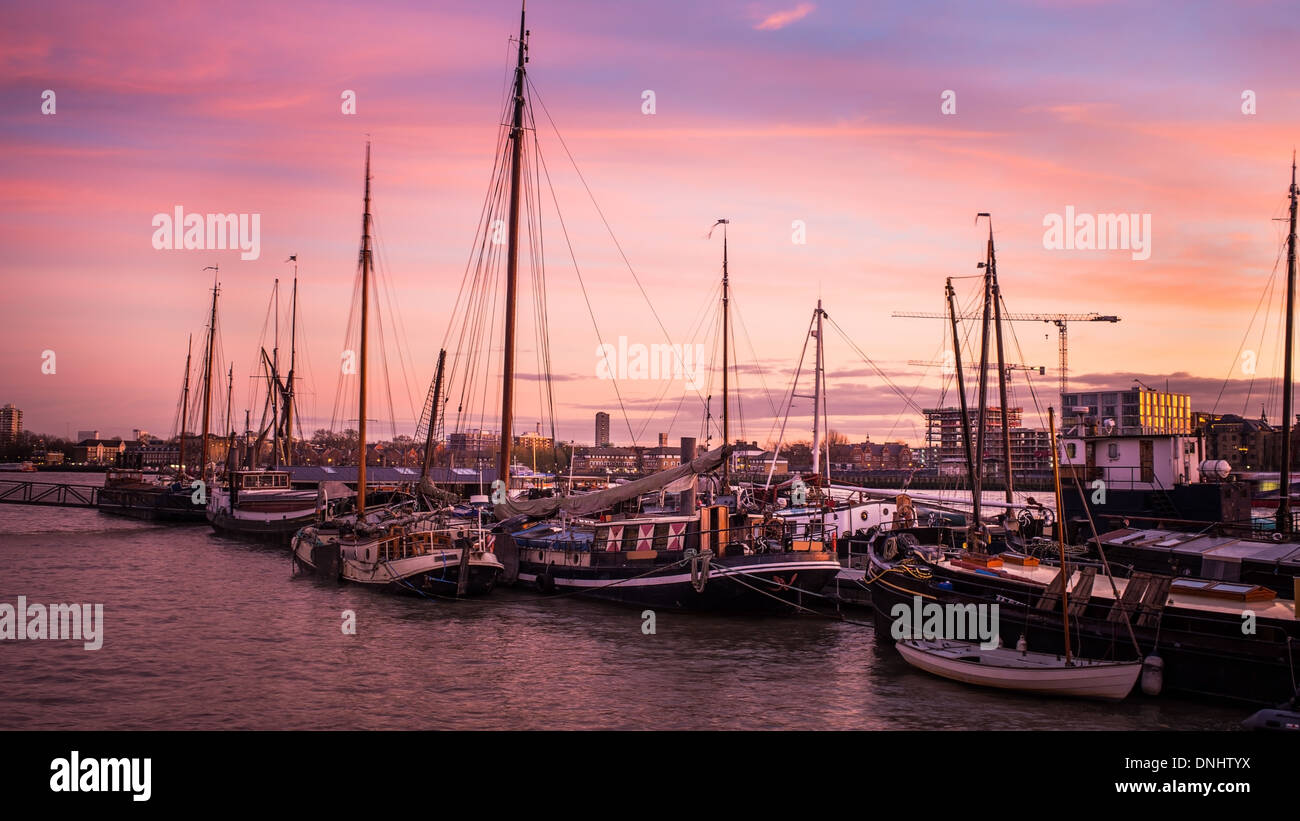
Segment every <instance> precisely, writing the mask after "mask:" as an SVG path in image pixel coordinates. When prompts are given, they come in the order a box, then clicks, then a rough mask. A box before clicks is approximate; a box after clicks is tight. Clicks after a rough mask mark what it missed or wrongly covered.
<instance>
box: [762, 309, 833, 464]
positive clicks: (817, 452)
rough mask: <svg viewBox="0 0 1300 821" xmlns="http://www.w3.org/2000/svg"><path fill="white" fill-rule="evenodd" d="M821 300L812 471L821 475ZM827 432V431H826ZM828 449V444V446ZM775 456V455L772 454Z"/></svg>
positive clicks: (818, 317)
mask: <svg viewBox="0 0 1300 821" xmlns="http://www.w3.org/2000/svg"><path fill="white" fill-rule="evenodd" d="M823 314H825V311H823V310H822V301H821V300H820V299H818V300H817V331H816V333H817V346H816V347H815V348H814V349H813V457H812V458H813V463H812V468H813V473H814V474H816V475H818V476H820V475H821V449H822V428H821V412H822V315H823ZM828 433H829V431H828ZM828 450H829V446H828ZM773 458H775V455H774V456H773ZM826 463H827V464H826V472H827V473H829V472H830V454H829V453H827V455H826Z"/></svg>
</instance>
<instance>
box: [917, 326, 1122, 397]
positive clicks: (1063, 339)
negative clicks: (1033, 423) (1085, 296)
mask: <svg viewBox="0 0 1300 821" xmlns="http://www.w3.org/2000/svg"><path fill="white" fill-rule="evenodd" d="M893 316H895V317H903V318H906V319H948V315H947V314H944V313H916V312H908V311H895V312H894V313H893ZM958 318H959V319H981V318H982V317H980V316H979V315H978V314H967V315H964V316H961V317H958ZM1002 318H1003V319H1008V320H1012V321H1014V322H1050V323H1052V324H1053V325H1055V326H1056V330H1057V333H1058V335H1059V337H1060V346H1061V394H1062V395H1064V394H1065V393H1067V392H1068V391H1069V387H1070V381H1069V373H1070V368H1069V347H1070V346H1069V342H1068V338H1067V331H1066V328H1067V326H1068V325H1069V323H1071V322H1119V317H1117V316H1109V315H1102V314H1096V313H1091V314H1003V315H1002Z"/></svg>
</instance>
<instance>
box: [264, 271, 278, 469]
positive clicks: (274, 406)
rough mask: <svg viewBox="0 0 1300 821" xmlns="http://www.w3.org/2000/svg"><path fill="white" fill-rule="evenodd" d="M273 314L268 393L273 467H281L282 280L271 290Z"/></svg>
mask: <svg viewBox="0 0 1300 821" xmlns="http://www.w3.org/2000/svg"><path fill="white" fill-rule="evenodd" d="M271 302H272V309H271V313H272V314H273V315H274V316H275V339H274V343H273V344H272V346H271V361H270V362H269V363H268V364H267V371H268V373H267V375H266V392H267V396H268V397H270V399H271V466H272V467H277V468H278V467H279V466H280V396H279V393H280V278H279V277H276V278H275V286H274V287H273V288H272V289H271Z"/></svg>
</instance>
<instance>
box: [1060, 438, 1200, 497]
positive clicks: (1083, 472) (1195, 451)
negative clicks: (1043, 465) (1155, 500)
mask: <svg viewBox="0 0 1300 821" xmlns="http://www.w3.org/2000/svg"><path fill="white" fill-rule="evenodd" d="M1059 447H1060V453H1059V456H1060V460H1061V474H1062V476H1061V478H1062V480H1065V479H1066V478H1067V476H1068V475H1069V474H1070V473H1074V474H1075V475H1077V476H1078V478H1079V480H1080V481H1082V482H1085V483H1086V482H1094V481H1096V480H1098V479H1100V480H1102V481H1104V482H1105V483H1106V487H1107V488H1111V489H1115V490H1168V489H1169V488H1172V487H1174V486H1175V485H1187V484H1195V483H1197V482H1200V481H1201V470H1200V467H1201V462H1202V461H1203V459H1204V455H1203V453H1202V442H1201V437H1199V436H1193V435H1187V434H1146V435H1133V434H1122V435H1121V434H1116V435H1109V436H1108V435H1106V434H1098V435H1082V436H1079V435H1076V436H1070V435H1065V436H1062V437H1061V443H1060V446H1059Z"/></svg>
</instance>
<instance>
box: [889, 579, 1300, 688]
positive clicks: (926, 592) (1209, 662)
mask: <svg viewBox="0 0 1300 821" xmlns="http://www.w3.org/2000/svg"><path fill="white" fill-rule="evenodd" d="M929 569H930V570H931V571H932V572H933V573H934V575H933V577H932V578H931V579H929V580H925V579H920V578H916V577H915V576H912V575H909V574H905V573H885V574H883V575H878V576H877V577H876V579H875V581H873V582H870V583H869V585H870V587H871V597H872V606H873V610H874V620H875V624H876V628H877V636H878V637H879V638H880V640H881V641H882V642H886V641H888V642H891V643H892V642H893V641H894V640H895V638H896V637H895V636H894V634H893V630H892V628H893V625H894V613H895V612H899V611H895V609H894V608H895V607H896V606H898V605H906V606H907V607H909V608H910V607H912V606H913V604H914V598H913V597H914V596H918V595H919V596H922V597H923V598H924V600H925V601H926V602H930V601H934V602H937V603H939V604H949V603H951V604H961V605H965V604H993V603H996V604H998V605H999V607H998V611H999V614H998V615H999V618H998V622H999V634H1000V636H1001V638H1002V641H1003V642H1004V643H1005V644H1008V645H1014V644H1015V643H1016V641H1017V640H1018V639H1019V638H1020V636H1022V635H1023V636H1024V637H1025V639H1026V641H1027V642H1028V646H1029V649H1031V650H1036V651H1041V652H1058V653H1059V652H1064V649H1065V647H1064V645H1065V641H1064V632H1063V624H1062V618H1061V614H1060V612H1059V610H1039V609H1037V607H1036V606H1035V605H1036V603H1037V600H1038V598H1039V596H1040V595H1041V593H1042V588H1041V587H1038V586H1036V585H1030V584H1028V583H1024V582H1018V581H1015V580H1009V579H1005V578H1002V577H997V576H987V577H986V576H981V577H980V578H979V579H978V580H976V579H972V578H970V576H969V574H959V573H953V572H946V571H945V570H944V569H943V568H941V567H938V566H933V565H931V566H929ZM1110 604H1111V602H1110V601H1109V600H1105V599H1098V598H1095V597H1094V598H1093V599H1092V600H1091V601H1090V603H1089V605H1088V606H1087V607H1086V608H1085V610H1084V612H1083V614H1082V615H1079V616H1075V615H1072V616H1071V617H1070V636H1071V649H1072V650H1073V652H1074V653H1075V654H1077V655H1079V656H1081V657H1086V658H1094V659H1112V660H1117V661H1127V660H1134V659H1136V658H1138V657H1139V654H1138V653H1137V652H1136V651H1135V649H1134V647H1133V642H1132V640H1131V639H1130V637H1129V633H1128V628H1127V627H1126V626H1125V624H1124V622H1123V621H1109V620H1107V618H1106V613H1108V612H1109V609H1110ZM1133 632H1134V634H1135V635H1136V638H1137V641H1138V644H1139V646H1140V647H1141V649H1142V652H1141V655H1143V656H1145V655H1148V654H1152V653H1154V654H1155V655H1158V656H1159V657H1160V658H1161V659H1162V660H1163V662H1164V673H1163V687H1162V692H1173V693H1182V694H1187V695H1195V696H1210V697H1214V698H1224V699H1231V700H1236V701H1242V702H1247V703H1251V704H1276V703H1278V702H1280V701H1282V700H1284V699H1286V698H1289V697H1290V696H1291V695H1292V694H1293V692H1294V684H1293V683H1292V682H1293V679H1292V674H1291V669H1290V667H1291V664H1292V661H1291V658H1290V657H1289V655H1288V648H1287V637H1286V635H1285V633H1284V632H1283V628H1280V627H1278V626H1275V625H1271V624H1264V623H1261V624H1260V625H1259V629H1258V631H1257V634H1256V635H1255V636H1244V635H1243V634H1242V632H1241V620H1240V619H1233V618H1227V617H1223V618H1219V619H1204V620H1199V622H1198V621H1196V619H1195V617H1193V616H1191V615H1189V614H1187V613H1185V612H1183V611H1181V610H1180V609H1178V608H1169V609H1167V610H1166V611H1165V612H1164V615H1163V616H1162V617H1161V620H1160V622H1159V623H1158V624H1155V625H1145V626H1144V625H1140V624H1137V623H1136V621H1135V623H1134V624H1133ZM1234 633H1235V635H1234ZM1295 638H1296V637H1294V636H1293V637H1292V640H1293V641H1294V639H1295ZM1295 662H1296V663H1300V659H1296V660H1295Z"/></svg>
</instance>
